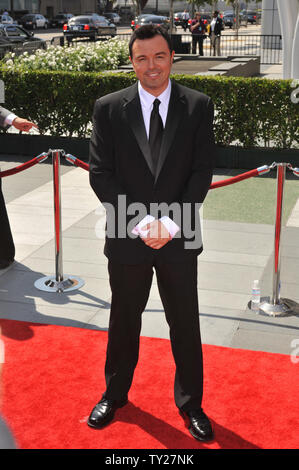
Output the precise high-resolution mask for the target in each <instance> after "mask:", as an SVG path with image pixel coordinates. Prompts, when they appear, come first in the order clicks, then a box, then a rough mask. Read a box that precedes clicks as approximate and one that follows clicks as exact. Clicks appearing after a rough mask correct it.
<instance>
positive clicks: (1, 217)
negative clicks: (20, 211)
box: [0, 178, 15, 260]
mask: <svg viewBox="0 0 299 470" xmlns="http://www.w3.org/2000/svg"><path fill="white" fill-rule="evenodd" d="M1 186H2V181H1V178H0V260H13V259H14V257H15V246H14V242H13V238H12V234H11V230H10V225H9V220H8V215H7V211H6V207H5V201H4V197H3V194H2V188H1Z"/></svg>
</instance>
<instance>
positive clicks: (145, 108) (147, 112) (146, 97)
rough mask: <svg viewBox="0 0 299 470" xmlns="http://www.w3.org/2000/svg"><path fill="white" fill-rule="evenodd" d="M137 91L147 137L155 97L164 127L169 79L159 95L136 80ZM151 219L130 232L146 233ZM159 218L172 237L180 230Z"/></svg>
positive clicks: (165, 219)
mask: <svg viewBox="0 0 299 470" xmlns="http://www.w3.org/2000/svg"><path fill="white" fill-rule="evenodd" d="M138 93H139V98H140V103H141V109H142V115H143V121H144V125H145V130H146V135H147V138H149V131H150V119H151V112H152V110H153V103H154V101H155V99H156V98H157V99H158V100H159V101H160V105H159V114H160V116H161V119H162V123H163V127H164V128H165V124H166V119H167V113H168V105H169V100H170V94H171V81H170V80H169V82H168V86H167V88H166V89H165V90H164V91H163V93H161V95H159V96H153V95H151V94H150V93H148V92H147V91H146V90H145V89H144V88H142V85H141V83H140V82H138ZM153 220H155V218H154V217H153V216H152V215H147V216H145V217H144V218H143V219H142V220H141V221H140V222H139V224H138V225H136V227H134V228H133V230H132V233H134V234H135V235H141V236H146V235H147V233H148V230H142V227H143V226H144V225H146V224H149V223H151V222H153ZM159 220H160V221H161V222H162V223H163V225H164V226H165V228H166V229H167V230H168V232H169V234H170V235H171V237H172V238H173V237H174V236H175V234H176V233H177V232H178V231H179V230H180V228H179V227H178V226H177V224H176V223H175V222H173V220H171V219H170V218H169V217H167V216H163V217H161V219H159Z"/></svg>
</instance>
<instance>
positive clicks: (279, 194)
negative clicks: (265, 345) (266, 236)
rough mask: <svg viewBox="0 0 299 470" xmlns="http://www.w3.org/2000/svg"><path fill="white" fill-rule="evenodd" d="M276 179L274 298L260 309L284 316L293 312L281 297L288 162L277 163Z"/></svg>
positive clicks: (262, 304)
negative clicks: (284, 203) (285, 188)
mask: <svg viewBox="0 0 299 470" xmlns="http://www.w3.org/2000/svg"><path fill="white" fill-rule="evenodd" d="M276 167H277V179H276V181H277V182H276V217H275V237H274V259H273V282H272V298H271V299H270V301H269V302H267V301H264V302H262V303H261V304H260V307H259V309H260V311H261V312H262V313H265V314H267V315H272V316H282V315H286V314H288V313H290V312H291V308H290V307H289V306H288V305H287V304H286V303H285V302H284V301H283V299H280V258H281V246H280V241H281V225H282V213H283V195H284V183H285V174H286V167H287V163H277V165H276Z"/></svg>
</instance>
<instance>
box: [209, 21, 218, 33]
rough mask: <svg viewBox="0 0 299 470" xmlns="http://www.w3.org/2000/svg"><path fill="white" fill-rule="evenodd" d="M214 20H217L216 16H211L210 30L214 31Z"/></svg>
mask: <svg viewBox="0 0 299 470" xmlns="http://www.w3.org/2000/svg"><path fill="white" fill-rule="evenodd" d="M216 21H217V18H213V19H212V21H211V25H210V26H211V31H214V29H215V24H216Z"/></svg>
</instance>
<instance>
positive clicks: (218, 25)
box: [209, 11, 223, 56]
mask: <svg viewBox="0 0 299 470" xmlns="http://www.w3.org/2000/svg"><path fill="white" fill-rule="evenodd" d="M222 30H223V21H222V18H220V16H219V11H215V12H214V13H213V19H212V21H211V24H210V25H209V37H210V41H211V49H213V56H216V55H217V56H221V50H220V40H221V31H222ZM211 55H212V54H211Z"/></svg>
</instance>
